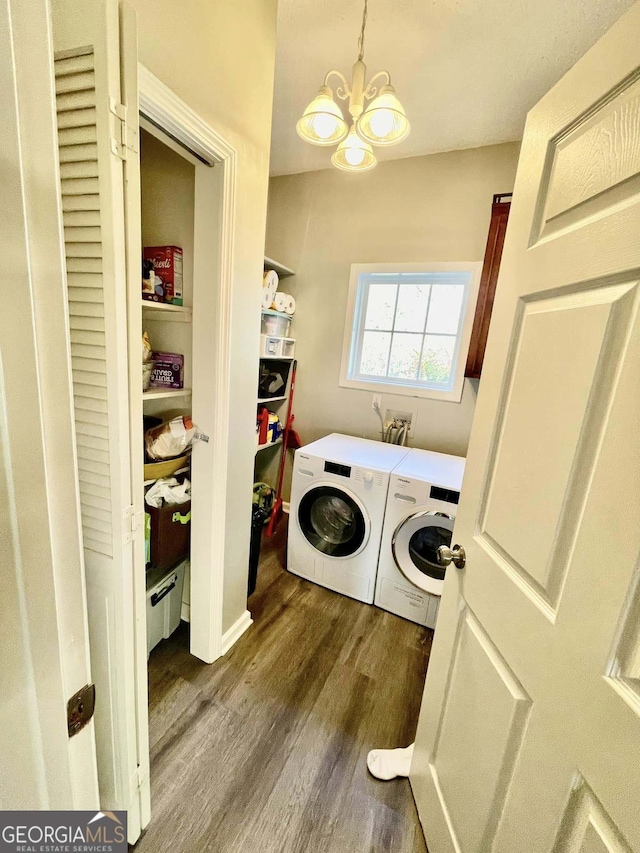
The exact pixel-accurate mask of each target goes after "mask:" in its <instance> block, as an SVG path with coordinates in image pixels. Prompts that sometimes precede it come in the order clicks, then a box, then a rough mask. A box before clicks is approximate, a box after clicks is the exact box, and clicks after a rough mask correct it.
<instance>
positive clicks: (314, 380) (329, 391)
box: [266, 143, 519, 473]
mask: <svg viewBox="0 0 640 853" xmlns="http://www.w3.org/2000/svg"><path fill="white" fill-rule="evenodd" d="M301 144H303V143H301ZM518 152H519V145H518V143H508V144H505V145H494V146H488V147H486V148H475V149H469V150H465V151H452V152H448V153H445V154H432V155H428V156H424V157H411V158H407V159H403V160H394V161H390V162H384V163H381V164H379V165H378V166H377V167H376V168H375V169H374V170H373V171H372V172H368V173H365V174H362V175H350V174H345V173H344V172H339V171H338V170H337V169H330V170H329V169H327V170H323V171H319V172H306V173H303V174H299V175H287V176H283V177H277V178H272V179H271V182H270V185H269V208H268V220H267V245H266V253H267V255H269V257H272V258H276V259H277V260H279V261H281V262H282V263H284V264H287V265H288V266H291V267H292V268H293V269H295V270H296V276H295V278H294V279H285V281H284V282H283V285H282V289H284V290H287V289H289V290H291V292H292V293H293V294H294V295H295V297H296V300H297V311H296V314H295V317H294V321H293V324H292V332H291V334H292V337H295V338H296V339H297V349H296V354H297V356H298V359H299V362H298V377H297V384H296V397H295V405H294V409H295V414H296V426H297V428H298V430H299V432H300V434H301V438H302V440H303V441H304V442H305V443H307V442H309V441H314V440H315V439H317V438H320V437H321V436H323V435H326V434H328V433H330V432H344V433H348V434H352V435H359V436H364V437H366V438H377V437H378V436H379V429H380V422H379V420H378V417H377V415H376V413H375V411H374V410H373V409H372V408H371V402H372V395H371V393H370V392H368V391H357V390H352V389H347V388H340V387H339V385H338V379H339V373H340V358H341V353H342V338H343V331H344V316H345V310H346V303H347V293H348V286H349V270H350V266H351V264H352V263H375V262H380V263H389V262H394V261H397V262H403V261H456V260H463V261H481V260H482V259H483V256H484V250H485V245H486V241H487V234H488V230H489V219H490V214H491V202H492V196H493V194H494V193H503V192H510V191H511V190H512V189H513V183H514V180H515V172H516V165H517V159H518ZM476 391H477V383H476V382H474V381H472V380H465V386H464V392H463V395H462V401H461V402H460V403H445V402H439V401H435V400H419V399H418V398H414V397H393V396H391V395H386V394H385V395H384V397H383V409H384V408H385V407H390V408H399V409H402V410H404V411H407V410H412V411H414V412H415V413H416V415H415V417H416V420H415V425H416V426H415V436H414V438H413V439H412V440H411V441H410V442H409V443H410V444H411V445H412V446H415V447H423V448H429V449H431V450H437V451H441V452H443V453H454V454H458V455H465V454H466V451H467V445H468V441H469V432H470V429H471V421H472V419H473V412H474V408H475V401H476ZM270 473H271V472H270Z"/></svg>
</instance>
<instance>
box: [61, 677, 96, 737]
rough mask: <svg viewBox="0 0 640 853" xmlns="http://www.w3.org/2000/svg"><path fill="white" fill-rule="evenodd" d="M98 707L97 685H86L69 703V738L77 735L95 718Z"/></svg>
mask: <svg viewBox="0 0 640 853" xmlns="http://www.w3.org/2000/svg"><path fill="white" fill-rule="evenodd" d="M95 707H96V687H95V684H85V686H84V687H83V688H82V690H78V692H77V693H74V694H73V696H72V697H71V699H69V701H68V702H67V731H68V732H69V737H73V736H74V735H77V734H78V732H79V731H81V730H82V729H83V728H84V727H85V726H86V725H87V723H88V722H89V720H90V719H91V717H93V712H94V710H95Z"/></svg>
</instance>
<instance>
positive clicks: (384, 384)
mask: <svg viewBox="0 0 640 853" xmlns="http://www.w3.org/2000/svg"><path fill="white" fill-rule="evenodd" d="M481 271H482V263H481V261H456V262H454V263H442V262H433V261H424V262H421V263H404V264H351V274H350V277H349V298H348V302H347V313H346V317H345V327H344V338H343V343H342V363H341V366H340V383H339V384H340V385H341V387H343V388H357V389H358V390H361V391H372V392H374V393H382V394H394V395H401V396H405V397H422V398H425V399H429V400H445V401H448V402H455V403H459V402H460V400H461V399H462V388H463V385H464V370H465V366H466V362H467V355H468V353H469V343H470V341H471V330H472V328H473V319H474V316H475V310H476V303H477V301H478V290H479V286H480V274H481ZM438 272H469V273H471V281H470V283H469V286H468V287H467V291H466V294H465V299H464V301H463V304H462V310H461V317H462V328H461V330H460V332H459V338H458V342H459V343H458V349H457V352H456V354H455V356H454V365H453V381H452V383H451V387H450V388H448V389H446V390H442V389H439V388H434V387H430V386H428V385H415V384H406V383H403V382H402V380H399V379H398V380H395V379H394V380H390V379H387V380H381V379H380V378H379V377H372V378H371V379H367V378H365V377H363V376H358V377H357V378H351V375H350V369H351V364H352V361H353V359H354V358H355V356H356V353H357V352H358V351H359V346H358V345H357V344H358V341H356V346H355V347H354V334H355V333H356V331H358V332H359V333H360V334H359V337H360V336H361V335H362V326H363V324H362V322H361V320H360V318H361V314H362V312H363V311H364V305H362V304H361V300H359V298H358V297H359V287H358V285H359V281H360V276H362V275H366V274H367V273H438ZM356 312H358V315H356ZM356 320H358V324H357V326H358V329H357V330H356V329H355V328H354V325H355V321H356Z"/></svg>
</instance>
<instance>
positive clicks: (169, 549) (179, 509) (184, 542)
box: [146, 501, 191, 569]
mask: <svg viewBox="0 0 640 853" xmlns="http://www.w3.org/2000/svg"><path fill="white" fill-rule="evenodd" d="M146 511H147V512H148V513H149V515H150V516H151V565H152V566H153V568H154V569H168V568H170V567H171V566H175V565H176V564H177V563H179V562H180V560H184V559H186V558H187V557H188V556H189V541H190V535H191V501H186V502H185V503H183V504H165V505H164V506H161V507H155V506H147V507H146Z"/></svg>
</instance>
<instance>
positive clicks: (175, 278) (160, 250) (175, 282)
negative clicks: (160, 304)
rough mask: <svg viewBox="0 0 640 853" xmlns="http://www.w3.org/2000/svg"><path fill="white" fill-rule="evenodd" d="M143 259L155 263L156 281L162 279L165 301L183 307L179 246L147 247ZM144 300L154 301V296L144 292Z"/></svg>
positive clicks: (180, 250) (180, 252)
mask: <svg viewBox="0 0 640 853" xmlns="http://www.w3.org/2000/svg"><path fill="white" fill-rule="evenodd" d="M142 257H143V259H144V260H145V261H151V262H152V263H153V271H154V273H155V276H156V279H158V278H160V279H162V291H163V301H164V302H167V303H169V304H170V305H182V249H181V248H180V247H179V246H145V248H144V249H143V252H142ZM156 291H157V280H156ZM143 298H145V299H153V296H152V295H151V294H150V295H146V294H145V292H144V291H143Z"/></svg>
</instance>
